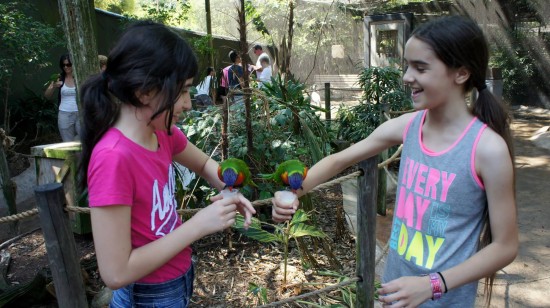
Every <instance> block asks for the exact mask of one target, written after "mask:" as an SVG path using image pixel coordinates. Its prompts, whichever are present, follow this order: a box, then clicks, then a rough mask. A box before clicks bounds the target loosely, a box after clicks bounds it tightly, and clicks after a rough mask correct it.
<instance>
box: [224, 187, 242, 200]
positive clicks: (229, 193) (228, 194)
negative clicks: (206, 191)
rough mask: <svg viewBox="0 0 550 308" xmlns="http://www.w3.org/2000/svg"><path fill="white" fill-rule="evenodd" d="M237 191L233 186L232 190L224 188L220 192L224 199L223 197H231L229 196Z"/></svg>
mask: <svg viewBox="0 0 550 308" xmlns="http://www.w3.org/2000/svg"><path fill="white" fill-rule="evenodd" d="M238 193H239V190H238V189H236V188H233V190H229V189H227V188H226V189H224V190H222V191H221V194H222V196H223V198H224V199H225V198H231V197H233V196H235V195H237V194H238Z"/></svg>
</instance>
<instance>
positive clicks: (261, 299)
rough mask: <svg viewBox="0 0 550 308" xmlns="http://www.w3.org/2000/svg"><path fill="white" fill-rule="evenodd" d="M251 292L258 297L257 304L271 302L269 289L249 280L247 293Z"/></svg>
mask: <svg viewBox="0 0 550 308" xmlns="http://www.w3.org/2000/svg"><path fill="white" fill-rule="evenodd" d="M250 294H252V295H254V297H255V298H256V300H257V302H256V305H265V304H268V303H269V300H268V298H267V289H266V288H265V287H262V286H260V285H257V284H255V283H253V282H249V283H248V293H247V295H250Z"/></svg>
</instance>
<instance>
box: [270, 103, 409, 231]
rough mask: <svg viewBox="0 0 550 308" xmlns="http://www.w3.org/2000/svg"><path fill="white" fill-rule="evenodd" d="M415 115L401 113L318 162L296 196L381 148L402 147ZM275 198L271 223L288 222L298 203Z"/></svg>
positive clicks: (378, 151)
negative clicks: (400, 145)
mask: <svg viewBox="0 0 550 308" xmlns="http://www.w3.org/2000/svg"><path fill="white" fill-rule="evenodd" d="M415 114H416V113H408V114H404V115H402V116H400V117H398V118H395V119H391V120H389V121H387V122H384V123H383V124H382V125H380V126H379V127H378V128H376V129H375V130H374V132H372V134H370V135H369V136H368V137H367V138H365V139H363V140H361V141H360V142H358V143H356V144H354V145H352V146H350V147H349V148H347V149H345V150H342V151H340V152H338V153H335V154H332V155H329V156H327V157H325V158H323V159H322V160H320V161H319V162H318V163H316V164H315V165H314V166H313V167H311V169H310V170H309V171H308V173H307V177H306V179H305V180H304V183H303V185H302V186H303V190H299V191H298V196H302V195H304V194H306V193H308V192H309V191H310V190H312V189H313V188H315V187H316V186H318V185H319V184H322V183H324V182H326V181H327V180H329V179H330V178H332V177H333V176H335V175H337V174H338V173H339V172H342V170H344V169H346V168H348V167H350V166H353V165H354V164H357V163H359V162H360V161H362V160H365V159H367V158H369V157H372V156H374V155H377V154H378V153H380V152H381V151H383V150H384V149H387V148H389V147H391V146H394V145H398V144H401V143H402V142H403V132H404V131H405V128H406V127H407V125H408V124H409V122H410V120H411V119H412V117H413V116H414V115H415ZM277 196H278V194H275V198H274V199H273V220H274V221H276V222H281V221H285V220H289V219H291V218H292V214H294V212H295V211H296V208H297V206H298V201H297V200H296V201H295V202H294V203H293V204H292V205H287V204H284V203H281V202H279V201H278V199H277Z"/></svg>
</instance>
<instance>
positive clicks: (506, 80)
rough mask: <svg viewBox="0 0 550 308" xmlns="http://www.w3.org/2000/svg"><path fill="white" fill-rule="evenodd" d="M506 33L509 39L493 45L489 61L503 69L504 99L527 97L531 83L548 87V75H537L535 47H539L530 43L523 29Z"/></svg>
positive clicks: (490, 63)
mask: <svg viewBox="0 0 550 308" xmlns="http://www.w3.org/2000/svg"><path fill="white" fill-rule="evenodd" d="M505 35H506V36H507V37H508V39H509V40H507V39H504V38H503V39H502V40H499V41H498V42H497V43H496V44H495V45H494V46H493V48H492V51H491V59H490V61H489V65H490V66H491V67H498V68H500V69H501V70H502V78H503V97H504V99H506V100H509V101H517V100H522V99H525V98H527V96H528V95H529V92H528V91H529V88H530V86H531V85H533V86H538V87H543V88H544V87H545V86H546V87H547V88H548V86H547V83H548V82H547V78H548V76H540V75H537V70H536V66H537V65H538V63H537V60H536V59H535V57H534V56H535V55H536V51H535V50H534V49H535V48H538V47H537V46H533V44H530V43H529V41H528V36H527V35H526V34H525V33H524V32H522V31H518V30H515V31H509V32H508V33H506V34H505ZM499 42H500V43H499ZM505 42H508V43H505ZM539 52H540V51H539ZM549 93H550V91H549Z"/></svg>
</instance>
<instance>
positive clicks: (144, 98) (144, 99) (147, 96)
mask: <svg viewBox="0 0 550 308" xmlns="http://www.w3.org/2000/svg"><path fill="white" fill-rule="evenodd" d="M156 94H157V93H156V91H149V92H146V93H144V92H141V91H136V97H137V98H138V99H139V101H140V102H141V103H142V104H143V105H149V104H151V102H152V101H153V98H154V97H155V95H156Z"/></svg>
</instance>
